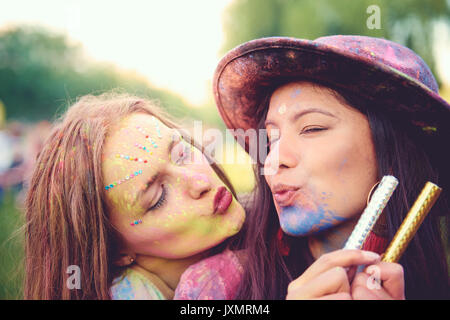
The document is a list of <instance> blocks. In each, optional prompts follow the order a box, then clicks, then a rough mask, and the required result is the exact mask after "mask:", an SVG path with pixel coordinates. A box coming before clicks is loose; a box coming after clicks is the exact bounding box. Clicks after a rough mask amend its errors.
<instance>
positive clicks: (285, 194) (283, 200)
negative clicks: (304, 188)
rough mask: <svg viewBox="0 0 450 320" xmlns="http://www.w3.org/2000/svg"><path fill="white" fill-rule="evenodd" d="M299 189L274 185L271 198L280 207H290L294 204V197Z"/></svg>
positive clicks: (284, 185)
mask: <svg viewBox="0 0 450 320" xmlns="http://www.w3.org/2000/svg"><path fill="white" fill-rule="evenodd" d="M299 189H300V187H299V186H292V185H286V184H276V185H275V186H274V187H273V189H272V192H273V198H274V199H275V201H276V202H277V204H278V205H279V206H281V207H287V206H290V205H292V203H293V202H294V199H295V195H296V193H297V191H298V190H299Z"/></svg>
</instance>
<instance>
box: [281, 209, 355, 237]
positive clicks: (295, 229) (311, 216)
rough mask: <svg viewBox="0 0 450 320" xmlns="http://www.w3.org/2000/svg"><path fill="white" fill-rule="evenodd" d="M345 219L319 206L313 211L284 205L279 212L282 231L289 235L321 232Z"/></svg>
mask: <svg viewBox="0 0 450 320" xmlns="http://www.w3.org/2000/svg"><path fill="white" fill-rule="evenodd" d="M345 220H347V219H346V218H343V217H339V216H337V215H336V214H335V213H333V212H332V211H329V210H325V209H324V208H322V207H319V208H318V209H317V210H315V211H311V210H307V209H302V208H299V207H297V206H289V207H284V208H283V209H282V212H281V214H280V225H281V229H283V231H284V232H285V233H287V234H289V235H291V236H297V237H298V236H306V235H310V234H313V233H317V232H321V231H323V230H326V229H329V228H330V227H332V226H334V225H336V224H338V223H339V222H342V221H345Z"/></svg>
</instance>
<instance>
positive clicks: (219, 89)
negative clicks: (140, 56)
mask: <svg viewBox="0 0 450 320" xmlns="http://www.w3.org/2000/svg"><path fill="white" fill-rule="evenodd" d="M280 79H285V80H288V79H305V80H311V81H317V82H320V83H322V84H328V85H330V86H331V87H336V88H342V89H345V90H347V91H349V92H353V93H356V94H358V95H360V96H362V97H366V98H368V99H372V100H375V101H377V104H376V105H377V108H378V107H379V108H380V110H383V111H384V110H385V111H387V112H393V113H396V114H399V115H401V117H405V119H406V120H407V121H408V122H410V123H412V124H414V125H417V126H420V127H422V128H427V127H432V128H435V129H436V130H434V131H435V132H433V134H434V135H439V136H441V135H442V134H444V132H443V131H444V130H445V131H446V133H445V135H446V137H448V130H447V127H448V125H449V123H450V105H449V104H448V103H447V102H446V101H445V100H444V99H443V98H442V97H440V96H439V94H437V93H436V92H434V91H433V90H431V89H429V88H428V87H427V86H425V85H424V84H422V83H421V82H420V81H418V80H416V79H414V78H412V77H410V76H408V75H407V74H405V73H403V72H401V71H398V70H396V69H394V68H392V67H390V66H388V65H386V64H383V63H377V62H376V61H371V60H370V59H367V58H365V57H362V56H361V55H358V54H356V53H353V52H349V51H344V50H342V49H340V48H338V47H334V46H330V45H327V44H322V43H320V42H317V41H310V40H302V39H295V38H285V37H273V38H263V39H257V40H253V41H249V42H247V43H245V44H243V45H241V46H239V47H237V48H235V49H233V50H231V51H230V52H229V53H227V54H226V55H225V57H223V58H222V60H221V61H220V62H219V65H218V66H217V68H216V71H215V74H214V80H213V91H214V97H215V100H216V104H217V107H218V110H219V112H220V114H221V116H222V119H223V121H224V122H225V124H226V126H227V127H228V128H229V129H242V130H244V131H245V130H247V129H250V128H256V127H257V124H258V122H259V121H260V120H261V119H259V118H260V117H261V115H260V113H258V107H259V106H260V104H261V102H262V99H264V97H265V96H267V94H268V93H269V90H271V89H272V90H273V87H274V85H276V84H277V83H279V82H280ZM378 102H379V103H378ZM243 146H244V148H245V149H246V150H247V151H248V149H247V147H248V146H247V143H244V145H243Z"/></svg>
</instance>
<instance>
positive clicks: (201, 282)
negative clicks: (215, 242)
mask: <svg viewBox="0 0 450 320" xmlns="http://www.w3.org/2000/svg"><path fill="white" fill-rule="evenodd" d="M243 271H244V269H243V268H242V265H241V263H240V262H239V260H238V258H237V256H236V254H235V253H233V252H232V251H230V250H225V251H224V252H222V253H220V254H217V255H215V256H212V257H209V258H206V259H204V260H202V261H200V262H198V263H196V264H193V265H192V266H190V267H189V268H187V269H186V271H185V272H184V273H183V274H182V276H181V278H180V282H179V283H178V286H177V288H176V290H175V296H174V300H232V299H233V298H234V297H235V295H236V291H237V289H238V287H239V284H240V282H241V278H242V274H243Z"/></svg>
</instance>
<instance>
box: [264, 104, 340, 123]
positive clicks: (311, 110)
mask: <svg viewBox="0 0 450 320" xmlns="http://www.w3.org/2000/svg"><path fill="white" fill-rule="evenodd" d="M315 112H317V113H322V114H324V115H326V116H330V117H333V118H337V117H336V116H335V115H334V114H332V113H330V112H328V111H326V110H323V109H319V108H314V107H312V108H307V109H304V110H301V111H299V112H296V113H294V115H292V116H291V117H290V121H291V122H295V121H297V120H298V119H299V118H301V117H302V116H304V115H306V114H308V113H315ZM264 125H265V126H266V127H267V126H268V125H274V126H276V122H275V121H272V120H266V121H265V122H264Z"/></svg>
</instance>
